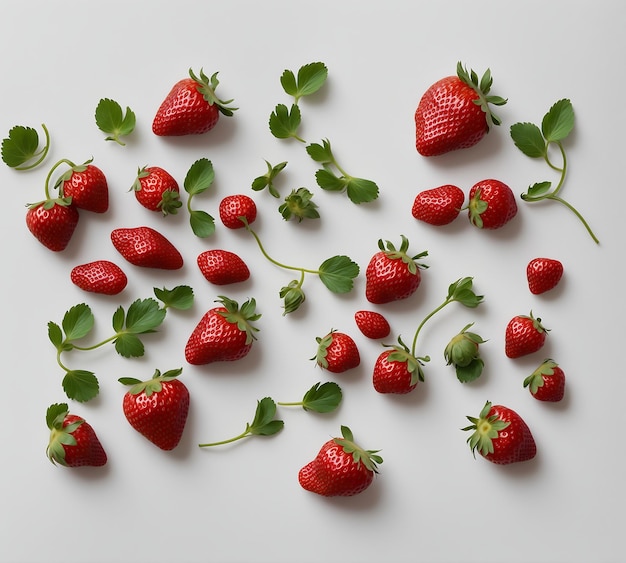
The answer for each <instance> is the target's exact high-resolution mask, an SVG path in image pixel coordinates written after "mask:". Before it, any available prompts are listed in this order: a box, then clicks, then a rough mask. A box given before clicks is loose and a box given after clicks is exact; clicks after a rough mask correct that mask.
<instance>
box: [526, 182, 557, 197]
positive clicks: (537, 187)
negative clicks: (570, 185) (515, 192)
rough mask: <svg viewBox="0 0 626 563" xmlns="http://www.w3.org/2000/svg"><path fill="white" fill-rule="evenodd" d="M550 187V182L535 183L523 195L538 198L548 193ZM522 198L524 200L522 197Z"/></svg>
mask: <svg viewBox="0 0 626 563" xmlns="http://www.w3.org/2000/svg"><path fill="white" fill-rule="evenodd" d="M551 187H552V182H537V183H535V184H533V185H532V186H529V188H528V191H527V192H526V194H525V195H526V196H528V197H531V198H535V197H540V196H543V195H544V194H546V193H548V191H549V190H550V188H551ZM522 197H523V198H524V196H522Z"/></svg>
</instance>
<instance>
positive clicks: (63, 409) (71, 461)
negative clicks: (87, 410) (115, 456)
mask: <svg viewBox="0 0 626 563" xmlns="http://www.w3.org/2000/svg"><path fill="white" fill-rule="evenodd" d="M46 423H47V425H48V428H49V429H50V440H49V442H48V447H47V449H46V454H47V456H48V458H49V459H50V461H51V462H52V463H54V464H57V463H58V464H60V465H64V466H66V467H81V466H92V467H100V466H102V465H105V464H106V462H107V455H106V453H105V451H104V448H103V447H102V444H101V443H100V440H99V439H98V436H96V433H95V431H94V429H93V428H92V427H91V426H90V425H89V424H88V423H87V422H86V421H85V419H84V418H82V417H80V416H78V415H75V414H70V412H69V408H68V406H67V403H56V404H54V405H50V406H49V407H48V410H47V412H46Z"/></svg>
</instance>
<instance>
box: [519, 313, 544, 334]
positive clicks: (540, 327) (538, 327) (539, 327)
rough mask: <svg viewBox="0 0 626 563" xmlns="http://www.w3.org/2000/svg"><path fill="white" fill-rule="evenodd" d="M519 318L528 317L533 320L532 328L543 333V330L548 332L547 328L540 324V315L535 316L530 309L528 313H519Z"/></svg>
mask: <svg viewBox="0 0 626 563" xmlns="http://www.w3.org/2000/svg"><path fill="white" fill-rule="evenodd" d="M520 318H522V319H530V320H531V321H532V322H533V328H534V329H535V330H536V331H537V332H539V333H541V334H543V333H544V332H545V333H546V334H547V333H548V332H550V329H549V328H546V327H545V326H543V325H542V324H541V317H536V318H535V316H534V315H533V312H532V311H531V312H530V313H529V314H528V315H520Z"/></svg>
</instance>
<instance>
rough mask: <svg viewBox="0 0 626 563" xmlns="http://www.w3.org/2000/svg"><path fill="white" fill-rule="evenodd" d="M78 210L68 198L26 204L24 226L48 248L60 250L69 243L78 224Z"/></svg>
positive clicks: (55, 250)
mask: <svg viewBox="0 0 626 563" xmlns="http://www.w3.org/2000/svg"><path fill="white" fill-rule="evenodd" d="M78 219H79V215H78V210H77V209H76V207H74V206H73V205H72V203H71V200H70V199H69V198H63V199H47V200H45V201H41V202H39V203H34V204H31V205H29V206H28V211H27V212H26V226H27V227H28V230H29V231H30V232H31V233H32V234H33V235H34V237H35V238H36V239H37V240H38V241H39V242H40V243H41V244H43V245H44V246H45V247H46V248H48V249H49V250H52V251H54V252H60V251H61V250H65V248H67V245H68V244H69V242H70V240H71V238H72V235H73V234H74V231H75V230H76V227H77V225H78Z"/></svg>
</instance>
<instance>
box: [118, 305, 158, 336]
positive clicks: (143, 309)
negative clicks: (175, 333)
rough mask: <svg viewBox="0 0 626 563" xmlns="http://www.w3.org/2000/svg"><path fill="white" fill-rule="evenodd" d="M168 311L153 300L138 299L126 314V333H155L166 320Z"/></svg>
mask: <svg viewBox="0 0 626 563" xmlns="http://www.w3.org/2000/svg"><path fill="white" fill-rule="evenodd" d="M165 314H166V310H165V309H162V308H161V307H160V306H159V303H158V302H157V301H156V300H154V299H152V298H150V297H149V298H147V299H137V300H136V301H134V302H133V303H131V304H130V307H129V308H128V312H127V314H126V332H129V333H132V334H146V333H150V332H154V331H155V329H156V328H157V327H158V326H159V325H160V324H161V323H162V322H163V320H164V319H165Z"/></svg>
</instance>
